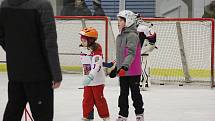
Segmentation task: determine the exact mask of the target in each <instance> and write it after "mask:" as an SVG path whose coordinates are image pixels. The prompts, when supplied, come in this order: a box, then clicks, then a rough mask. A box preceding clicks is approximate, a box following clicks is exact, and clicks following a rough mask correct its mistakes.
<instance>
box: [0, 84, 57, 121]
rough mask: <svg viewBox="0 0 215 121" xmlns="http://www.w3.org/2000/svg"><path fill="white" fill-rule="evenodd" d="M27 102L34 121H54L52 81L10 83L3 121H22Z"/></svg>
mask: <svg viewBox="0 0 215 121" xmlns="http://www.w3.org/2000/svg"><path fill="white" fill-rule="evenodd" d="M27 102H28V103H29V105H30V108H31V113H32V116H33V119H34V121H53V89H52V83H51V82H50V81H49V82H48V81H44V82H13V81H9V83H8V102H7V106H6V109H5V112H4V117H3V121H21V118H22V116H23V111H24V108H25V106H26V104H27Z"/></svg>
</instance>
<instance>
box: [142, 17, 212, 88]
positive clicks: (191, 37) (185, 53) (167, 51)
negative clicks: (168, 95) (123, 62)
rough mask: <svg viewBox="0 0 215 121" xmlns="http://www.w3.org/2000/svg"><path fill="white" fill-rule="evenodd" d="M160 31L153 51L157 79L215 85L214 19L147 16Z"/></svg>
mask: <svg viewBox="0 0 215 121" xmlns="http://www.w3.org/2000/svg"><path fill="white" fill-rule="evenodd" d="M144 20H145V21H146V22H150V23H152V24H153V29H154V30H155V31H156V33H157V42H156V46H157V47H158V49H155V50H154V51H153V52H152V53H150V55H149V61H150V78H151V80H154V81H157V80H159V81H179V82H208V84H211V86H212V87H213V86H214V19H210V18H148V19H147V18H145V19H144Z"/></svg>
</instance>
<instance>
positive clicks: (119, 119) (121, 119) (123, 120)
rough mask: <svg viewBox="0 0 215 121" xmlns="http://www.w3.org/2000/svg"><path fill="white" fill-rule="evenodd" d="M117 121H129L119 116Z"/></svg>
mask: <svg viewBox="0 0 215 121" xmlns="http://www.w3.org/2000/svg"><path fill="white" fill-rule="evenodd" d="M116 121H127V118H126V117H123V116H120V115H119V117H118V118H117V119H116Z"/></svg>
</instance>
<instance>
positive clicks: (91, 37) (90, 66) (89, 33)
mask: <svg viewBox="0 0 215 121" xmlns="http://www.w3.org/2000/svg"><path fill="white" fill-rule="evenodd" d="M80 35H81V42H82V43H81V45H80V46H81V48H82V53H81V63H82V64H83V73H84V81H83V85H84V95H83V98H84V99H83V121H90V120H89V119H88V117H89V115H90V112H91V111H92V110H93V107H94V105H95V106H96V108H97V110H98V113H99V116H100V117H101V118H102V119H103V120H104V121H108V120H109V110H108V105H107V102H106V99H105V98H104V94H103V90H104V84H105V72H104V70H103V66H102V65H103V58H102V48H101V46H100V45H99V44H98V43H96V42H95V41H96V40H97V38H98V32H97V31H96V29H94V28H92V27H89V28H84V29H82V30H81V32H80Z"/></svg>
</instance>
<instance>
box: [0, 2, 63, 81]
mask: <svg viewBox="0 0 215 121" xmlns="http://www.w3.org/2000/svg"><path fill="white" fill-rule="evenodd" d="M0 45H1V46H2V47H3V48H4V49H5V51H6V59H7V69H8V78H9V81H45V80H48V81H53V80H54V81H61V80H62V75H61V69H60V64H59V57H58V46H57V34H56V25H55V20H54V14H53V9H52V6H51V4H50V2H48V0H4V1H3V2H2V5H1V8H0Z"/></svg>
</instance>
